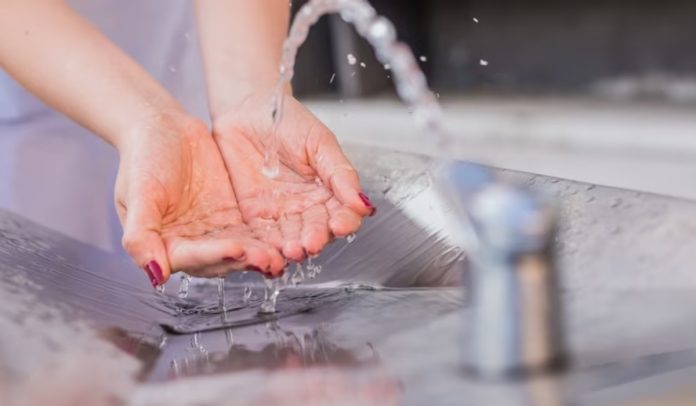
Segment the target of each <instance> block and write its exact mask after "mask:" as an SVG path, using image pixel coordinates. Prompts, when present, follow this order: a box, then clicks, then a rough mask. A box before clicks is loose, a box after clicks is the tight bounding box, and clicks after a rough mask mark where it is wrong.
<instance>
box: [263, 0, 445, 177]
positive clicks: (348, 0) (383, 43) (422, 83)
mask: <svg viewBox="0 0 696 406" xmlns="http://www.w3.org/2000/svg"><path fill="white" fill-rule="evenodd" d="M330 13H340V16H341V18H342V19H343V20H344V21H345V22H347V23H351V24H353V25H354V26H355V28H356V30H357V32H358V34H360V35H361V36H362V37H364V38H365V39H366V40H367V41H368V42H369V43H370V44H371V45H372V47H373V48H374V50H375V54H376V56H377V59H378V60H379V62H380V63H381V64H382V65H384V66H389V68H390V70H391V71H392V72H393V79H394V83H395V85H396V90H397V93H398V94H399V97H400V98H401V99H402V100H403V101H404V102H405V103H406V104H407V105H408V106H409V107H411V108H412V109H413V112H414V117H415V118H416V120H417V121H418V123H419V125H421V126H422V127H423V128H424V129H425V130H427V131H428V132H429V133H430V134H435V135H436V136H437V137H438V147H439V150H440V151H439V152H440V153H442V154H444V155H447V156H449V155H450V152H449V151H450V148H449V144H450V141H449V138H448V137H447V136H446V134H445V132H444V131H443V128H442V109H441V108H440V104H439V103H438V101H437V98H436V97H435V95H434V94H433V93H432V91H430V89H429V88H428V86H427V82H426V79H425V75H424V74H423V72H422V71H421V70H420V68H419V66H418V62H417V60H416V58H415V57H414V56H413V52H411V49H410V48H409V47H408V45H406V44H404V43H403V42H400V41H398V40H397V38H396V30H395V28H394V25H393V24H392V23H391V21H389V20H388V19H386V18H384V17H382V16H380V15H378V14H377V12H376V11H375V9H374V8H373V7H372V6H371V5H370V3H368V2H367V1H366V0H310V1H309V2H308V3H306V4H305V5H304V6H302V8H300V10H299V12H298V13H297V15H296V16H295V19H294V20H293V22H292V26H291V27H290V33H289V34H288V38H287V39H286V40H285V43H284V44H283V50H282V54H281V62H280V69H279V71H280V75H279V78H278V82H277V84H276V88H275V92H274V95H273V98H272V104H273V108H272V110H271V111H272V114H271V117H272V120H273V125H272V131H271V135H270V140H269V143H268V145H267V146H266V151H265V153H264V165H263V169H262V173H263V174H264V175H265V176H267V177H270V178H274V177H276V176H277V175H278V172H279V167H280V163H279V161H278V146H279V141H278V137H279V136H280V135H279V134H278V132H277V129H278V125H279V123H280V121H281V120H282V112H283V100H284V96H285V93H284V89H285V87H286V84H288V83H289V82H290V81H291V80H292V77H293V75H294V67H295V57H296V56H297V50H298V48H299V47H300V46H301V45H302V44H303V43H304V41H305V40H306V39H307V34H308V33H309V29H310V27H311V26H312V25H313V24H314V23H316V22H317V20H319V18H320V17H321V16H323V15H324V14H330ZM353 58H355V57H353ZM350 61H352V58H349V62H350Z"/></svg>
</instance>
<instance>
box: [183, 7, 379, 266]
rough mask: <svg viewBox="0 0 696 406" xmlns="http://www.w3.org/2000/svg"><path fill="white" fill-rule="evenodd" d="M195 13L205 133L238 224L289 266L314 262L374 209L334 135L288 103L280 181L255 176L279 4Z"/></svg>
mask: <svg viewBox="0 0 696 406" xmlns="http://www.w3.org/2000/svg"><path fill="white" fill-rule="evenodd" d="M196 6H197V7H196V9H197V15H198V30H199V32H200V42H201V51H202V54H203V60H204V65H205V70H206V76H207V82H208V97H209V105H210V110H211V115H212V120H213V135H214V137H215V140H216V142H217V144H218V146H219V147H220V152H221V153H222V156H223V159H224V160H225V164H226V166H227V171H228V173H229V174H230V178H231V179H232V185H233V187H234V190H235V193H236V195H237V199H238V201H239V205H240V211H241V213H242V215H243V217H244V219H245V221H247V223H249V224H250V225H252V226H253V225H256V224H258V225H263V227H264V228H266V229H267V230H269V231H268V232H266V233H264V235H265V236H266V237H264V238H265V240H266V241H268V242H269V243H271V244H273V245H274V246H275V247H276V248H278V249H280V250H282V252H283V254H284V255H285V257H286V258H290V259H292V260H295V261H301V260H302V259H303V258H304V255H305V253H307V254H309V255H314V254H318V253H319V252H320V251H321V250H322V249H323V247H324V246H325V245H326V244H327V243H328V242H329V241H330V240H331V238H332V236H336V237H343V236H346V235H348V234H350V233H353V232H355V231H357V229H358V228H359V227H360V224H361V222H362V218H363V217H365V216H368V215H372V214H374V212H375V208H374V206H373V205H372V203H371V202H370V201H369V199H368V198H367V196H365V195H364V194H363V193H362V192H361V189H360V183H359V180H358V175H357V173H356V171H355V169H354V168H353V166H352V165H351V164H350V162H349V161H348V159H347V158H346V156H345V155H344V153H343V150H342V149H341V147H340V145H339V144H338V142H337V140H336V137H335V136H334V134H333V133H332V132H331V131H330V130H329V129H328V128H326V126H324V125H323V124H322V123H321V122H320V121H319V120H318V119H317V118H316V117H314V115H312V113H311V112H310V111H309V110H307V109H306V108H305V107H304V106H303V105H302V104H300V103H299V102H298V101H297V100H296V99H294V98H293V97H292V96H290V95H288V96H287V97H286V99H285V103H284V111H283V115H282V117H283V118H282V120H281V122H280V123H279V127H278V128H277V131H278V144H280V145H279V158H280V163H281V165H280V170H279V174H278V176H277V177H276V178H274V179H268V178H266V177H264V176H261V175H260V173H261V166H262V164H263V160H264V151H265V150H266V148H267V146H268V145H269V143H270V142H272V141H271V139H272V137H270V135H271V127H270V124H271V119H270V117H271V110H270V109H271V98H272V92H273V91H274V90H275V85H276V82H277V80H278V75H279V71H278V68H279V64H280V58H281V50H282V45H283V40H284V38H285V36H286V34H287V29H288V11H289V6H288V2H287V0H263V1H249V0H197V2H196ZM285 90H286V92H287V93H288V94H289V93H290V89H289V87H288V89H285ZM318 179H319V180H321V182H317V180H318ZM269 196H282V199H276V200H274V199H269Z"/></svg>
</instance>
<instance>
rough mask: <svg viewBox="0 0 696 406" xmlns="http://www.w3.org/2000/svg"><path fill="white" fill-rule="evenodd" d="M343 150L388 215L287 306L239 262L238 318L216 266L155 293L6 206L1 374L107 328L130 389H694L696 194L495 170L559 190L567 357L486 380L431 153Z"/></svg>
mask: <svg viewBox="0 0 696 406" xmlns="http://www.w3.org/2000/svg"><path fill="white" fill-rule="evenodd" d="M348 152H349V155H350V157H351V159H352V160H353V162H354V163H355V164H356V166H357V167H358V168H359V171H360V173H361V177H362V181H363V184H364V185H365V188H366V190H367V192H368V193H369V195H370V196H371V198H373V200H375V203H376V205H377V207H378V215H377V216H375V217H373V218H370V219H368V220H367V221H366V223H365V225H364V227H363V228H362V229H361V231H360V232H359V233H358V235H357V238H356V240H355V241H353V242H352V243H350V244H348V243H347V241H345V240H341V241H336V242H334V243H333V245H332V246H330V247H329V248H328V249H327V250H326V251H325V252H324V253H322V255H321V257H320V258H318V259H317V260H316V261H317V263H319V264H320V265H322V267H323V269H324V271H323V272H322V273H321V274H320V275H319V276H318V277H317V278H316V279H315V280H313V281H312V283H309V284H306V285H304V286H301V287H299V288H290V289H289V290H288V292H284V293H281V298H282V297H286V299H285V301H283V299H281V301H280V302H279V312H280V313H279V314H278V316H277V317H269V318H256V317H255V311H254V309H250V308H248V307H245V306H243V303H241V301H242V298H241V285H240V283H241V280H242V279H241V277H240V275H233V276H231V277H230V278H229V279H228V280H229V283H228V284H227V296H228V298H230V299H229V300H230V301H229V304H230V306H231V307H232V308H234V307H239V309H238V310H235V311H230V312H229V313H230V314H228V315H227V317H228V319H227V321H229V320H233V321H236V322H239V323H236V324H235V323H233V324H232V325H234V326H235V327H228V328H219V327H221V326H225V325H226V319H224V318H223V317H224V315H221V314H220V313H219V312H218V311H217V310H216V309H215V305H214V304H215V303H217V293H216V290H215V286H214V285H212V284H206V283H202V284H198V285H195V286H194V287H193V289H192V292H191V297H190V299H188V304H187V306H188V307H189V308H194V307H196V306H199V307H198V308H199V309H207V310H203V311H202V312H203V313H204V314H203V315H202V316H201V315H198V316H196V315H193V316H191V315H188V316H187V315H182V312H181V311H179V310H177V309H178V308H179V307H182V306H180V305H179V304H177V300H178V299H176V298H175V296H176V295H175V291H176V284H175V282H174V284H173V285H172V286H168V288H167V292H172V293H171V295H170V296H168V297H159V296H157V295H156V294H155V293H154V292H152V291H151V289H150V288H149V287H148V285H147V281H146V280H145V279H146V278H144V277H143V276H142V275H141V274H140V271H139V270H137V269H134V267H133V266H132V265H131V264H130V263H128V262H127V261H124V260H123V259H122V258H120V257H118V256H114V255H111V254H108V253H106V252H103V251H100V250H98V249H96V248H94V247H91V246H87V245H84V244H81V243H79V242H76V241H74V240H71V239H69V238H67V237H64V236H62V235H59V234H57V233H54V232H51V231H49V230H47V229H45V228H43V227H41V226H38V225H35V224H32V223H31V222H29V221H27V220H25V219H23V218H20V217H18V216H16V215H13V214H12V213H8V212H1V211H0V275H2V278H1V279H0V303H2V308H4V309H5V311H4V312H3V314H0V344H2V345H1V346H0V349H1V350H0V351H3V353H2V355H3V356H2V357H0V378H2V376H7V377H8V378H7V380H8V382H13V381H15V380H16V381H20V380H22V379H24V378H25V377H26V376H28V375H30V374H31V373H30V372H28V371H31V370H32V369H33V368H34V367H36V368H39V366H40V365H41V363H40V362H38V361H36V360H33V361H32V360H31V357H30V356H29V355H28V354H29V353H33V354H51V356H56V355H60V354H67V355H66V356H72V355H71V354H74V352H75V351H80V349H79V348H77V347H80V348H82V347H85V348H87V347H88V348H90V350H89V351H91V352H90V354H93V356H95V357H97V356H98V355H99V354H101V353H102V352H103V353H106V352H108V348H109V346H108V345H104V343H105V342H111V343H115V344H116V346H117V347H120V348H123V349H126V352H127V353H129V354H131V355H129V356H123V355H120V357H122V358H124V359H125V360H124V361H123V363H122V364H119V365H126V364H127V363H128V362H127V359H130V358H131V357H135V358H138V359H139V360H140V361H141V364H140V366H139V369H140V378H139V381H138V382H140V383H138V384H137V385H136V388H135V390H134V392H133V395H132V396H133V397H132V398H130V399H129V400H130V401H131V403H133V404H165V403H166V404H167V405H177V404H190V403H192V402H193V401H194V400H198V401H200V402H202V403H205V402H213V403H215V402H222V401H223V400H227V401H231V400H232V399H234V401H235V402H234V403H235V404H246V403H249V404H255V403H260V402H271V401H273V402H276V403H282V402H283V401H286V402H291V401H294V400H295V399H296V398H295V397H293V396H295V395H297V396H299V397H300V398H301V399H320V400H321V399H324V400H325V399H328V400H327V402H332V401H338V400H341V401H344V402H345V401H346V400H351V399H352V400H355V401H356V402H357V401H364V400H365V399H368V400H370V399H372V400H374V403H375V404H377V403H379V404H384V403H390V402H393V403H400V404H401V403H403V404H414V405H415V404H424V403H426V402H429V403H431V404H457V405H461V404H482V402H484V401H485V402H488V403H489V404H493V403H491V402H495V404H506V403H515V404H517V403H519V404H568V403H571V404H613V403H621V402H624V403H626V402H628V403H629V404H630V403H631V402H635V401H638V400H640V399H644V398H649V399H661V396H680V397H681V398H682V399H689V400H691V401H693V400H694V398H695V396H694V395H696V394H694V392H693V391H691V390H690V389H689V385H690V382H691V381H693V378H694V376H696V372H695V371H696V369H695V367H696V344H694V343H696V314H694V313H695V312H694V311H693V310H691V309H694V308H696V294H694V292H696V273H694V272H693V270H692V268H693V265H692V264H694V263H696V241H692V238H693V236H694V235H695V234H696V204H695V203H693V202H690V201H685V200H678V199H672V198H667V197H662V196H657V195H650V194H645V193H637V192H633V191H628V190H619V189H614V188H605V187H601V186H594V185H586V184H580V183H577V182H572V181H567V180H562V179H552V178H548V177H543V176H538V175H532V174H525V173H516V172H509V171H504V170H499V171H498V172H499V174H500V176H501V177H503V178H505V179H508V180H510V181H511V182H519V183H522V184H526V185H528V186H529V187H530V188H532V189H533V190H534V191H536V192H538V193H541V194H544V195H547V196H549V197H550V198H552V199H553V200H554V201H556V202H558V207H559V210H560V213H561V226H560V229H559V233H558V237H557V242H556V247H557V252H558V256H559V257H558V260H559V264H560V266H559V268H560V270H561V276H562V278H561V281H562V286H561V301H562V307H563V311H564V319H563V322H564V326H565V333H566V337H567V340H568V342H569V348H570V353H571V356H572V360H573V362H572V367H571V369H570V370H569V371H568V372H567V373H566V374H565V375H562V376H545V377H537V378H535V379H532V380H528V381H524V382H517V383H483V382H479V381H477V380H476V379H474V378H472V377H470V376H468V375H466V374H465V373H464V372H463V370H462V368H461V365H462V350H463V348H464V342H463V340H464V338H463V337H464V334H463V333H464V332H465V331H466V330H467V328H468V326H469V323H468V308H469V305H468V300H467V286H466V274H467V262H466V254H465V253H464V252H463V251H462V249H461V248H460V245H459V241H460V236H457V235H455V234H456V233H453V232H452V228H451V227H447V226H448V225H449V224H450V219H451V215H452V210H451V208H450V207H448V205H447V204H446V203H445V202H444V201H443V200H442V199H441V198H440V196H439V195H438V194H437V193H436V191H435V188H434V186H433V180H432V176H431V174H429V172H428V168H429V167H430V162H429V160H428V159H427V158H425V157H421V156H415V155H408V154H402V153H394V152H390V151H384V150H375V149H373V148H370V149H368V148H361V147H349V148H348ZM173 279H174V280H176V278H173ZM462 286H463V288H462ZM288 298H294V299H292V300H290V299H288ZM17 303H20V304H22V305H18V304H17ZM27 303H31V305H30V306H29V305H26V304H27ZM297 303H301V304H302V306H295V307H293V306H294V305H295V304H297ZM183 307H186V306H183ZM235 312H236V313H235ZM199 317H200V318H199ZM204 318H205V319H206V320H207V321H206V323H208V324H206V330H207V331H204V332H200V333H191V334H177V333H181V332H185V331H192V330H181V329H180V330H177V329H176V328H173V327H176V326H177V325H178V323H180V322H181V321H182V320H184V319H186V320H188V321H191V320H194V322H193V323H189V324H188V326H189V327H191V326H193V327H194V330H195V326H196V325H197V324H196V322H197V321H196V320H202V319H204ZM240 321H245V323H242V322H240ZM85 325H86V326H87V327H84V326H85ZM162 326H168V327H164V328H163V327H162ZM30 335H32V336H33V337H34V338H35V339H32V340H28V339H27V340H23V337H29V336H30ZM37 336H38V337H39V338H40V339H36V337H37ZM78 343H80V344H79V345H78ZM86 344H89V345H86ZM22 351H24V354H23V353H22ZM10 353H11V354H10ZM7 354H10V355H7ZM127 370H128V368H125V367H124V368H120V367H114V369H113V371H112V372H113V374H112V375H113V376H118V374H126V375H127V372H124V371H127ZM128 376H129V375H128ZM346 387H349V388H350V390H346ZM122 395H123V394H122ZM332 396H334V397H335V398H333V397H332ZM363 403H368V402H367V401H365V402H363Z"/></svg>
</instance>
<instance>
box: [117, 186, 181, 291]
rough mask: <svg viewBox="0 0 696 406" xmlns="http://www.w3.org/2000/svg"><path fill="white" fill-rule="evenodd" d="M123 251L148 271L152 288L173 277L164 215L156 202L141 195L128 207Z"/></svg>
mask: <svg viewBox="0 0 696 406" xmlns="http://www.w3.org/2000/svg"><path fill="white" fill-rule="evenodd" d="M125 206H126V210H125V222H124V224H123V239H122V241H121V243H122V245H123V248H124V249H125V250H126V252H128V254H129V255H130V256H131V257H132V258H133V261H134V262H135V263H136V264H137V265H138V267H140V268H141V269H143V270H144V271H145V273H146V274H147V276H148V278H149V279H150V283H151V284H152V286H153V287H155V286H160V285H162V284H164V283H165V282H166V281H167V280H168V279H169V275H170V274H171V267H170V265H169V260H168V257H167V250H166V248H165V245H164V241H163V240H162V236H161V235H160V228H161V223H162V214H161V213H160V211H159V209H158V207H157V205H156V204H155V202H154V201H153V200H150V199H144V198H143V197H142V195H139V196H138V197H137V198H135V199H131V200H130V201H129V202H128V203H127V204H126V205H125Z"/></svg>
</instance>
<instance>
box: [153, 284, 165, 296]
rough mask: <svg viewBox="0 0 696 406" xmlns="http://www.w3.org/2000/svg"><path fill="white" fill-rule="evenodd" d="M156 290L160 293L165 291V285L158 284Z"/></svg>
mask: <svg viewBox="0 0 696 406" xmlns="http://www.w3.org/2000/svg"><path fill="white" fill-rule="evenodd" d="M155 290H156V291H157V293H160V294H162V293H164V285H158V286H157V287H156V288H155Z"/></svg>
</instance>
